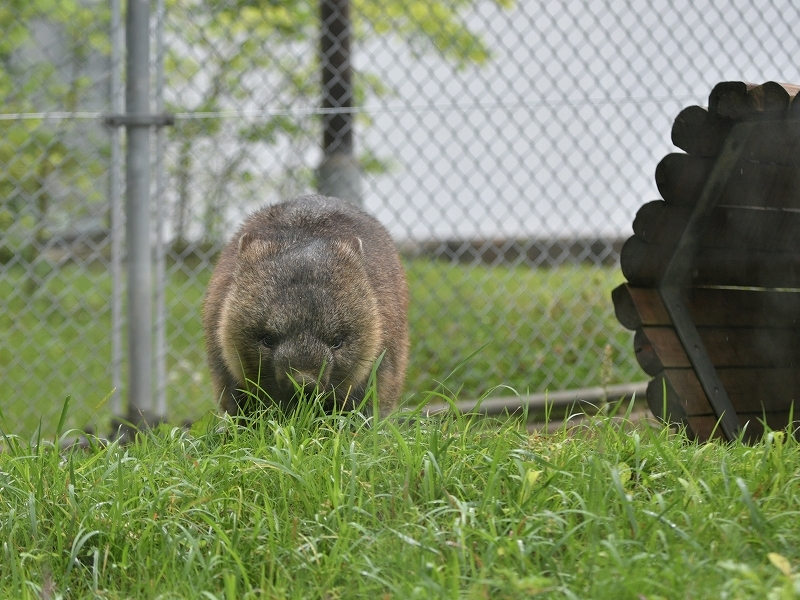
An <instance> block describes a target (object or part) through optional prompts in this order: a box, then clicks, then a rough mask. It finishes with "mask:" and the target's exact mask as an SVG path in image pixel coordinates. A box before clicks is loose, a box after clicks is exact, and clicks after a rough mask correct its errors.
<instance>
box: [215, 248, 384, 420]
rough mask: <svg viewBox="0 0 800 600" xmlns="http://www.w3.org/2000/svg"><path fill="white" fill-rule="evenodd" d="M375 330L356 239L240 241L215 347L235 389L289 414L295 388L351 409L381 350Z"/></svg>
mask: <svg viewBox="0 0 800 600" xmlns="http://www.w3.org/2000/svg"><path fill="white" fill-rule="evenodd" d="M381 330H382V327H381V321H380V314H379V312H378V306H377V302H376V299H375V294H374V292H373V290H372V288H371V286H370V285H369V281H368V278H367V272H366V269H365V265H364V252H363V249H362V245H361V240H360V239H358V238H356V237H345V238H342V239H335V240H322V239H320V240H314V241H313V242H307V241H306V242H302V243H300V242H293V241H291V240H286V241H277V240H265V239H260V238H258V237H255V236H254V235H253V234H245V235H243V236H242V237H241V239H240V240H239V259H238V261H237V267H236V271H235V273H234V277H233V284H232V286H231V288H230V290H229V292H228V295H227V297H226V299H225V303H224V305H223V309H222V315H221V319H220V341H221V343H222V348H223V356H224V360H225V363H226V365H227V367H228V369H229V370H230V372H231V373H234V374H235V375H236V378H237V379H238V380H239V383H240V384H241V389H248V390H249V391H250V392H251V393H255V394H256V395H257V396H258V397H259V399H261V400H266V399H265V398H264V395H265V394H266V396H268V398H269V399H271V400H272V401H273V402H276V403H277V404H279V405H280V406H282V407H284V408H289V407H291V406H293V405H294V402H295V400H296V397H297V396H296V384H297V385H299V386H300V387H302V388H303V389H304V390H306V391H307V392H311V391H313V390H318V391H323V392H332V393H331V394H330V396H329V398H331V400H332V401H335V402H336V403H337V404H339V405H340V406H342V407H347V408H353V407H352V405H351V404H350V403H349V402H348V399H350V400H351V401H352V399H353V398H354V397H356V398H360V397H361V396H362V395H363V394H362V393H361V392H362V389H363V387H364V385H365V384H366V383H367V380H368V378H369V374H370V372H371V369H372V365H373V363H374V361H375V360H376V358H377V357H378V355H379V354H380V352H381V351H382V350H383V348H382V340H381ZM253 383H256V384H257V386H255V385H252V384H253Z"/></svg>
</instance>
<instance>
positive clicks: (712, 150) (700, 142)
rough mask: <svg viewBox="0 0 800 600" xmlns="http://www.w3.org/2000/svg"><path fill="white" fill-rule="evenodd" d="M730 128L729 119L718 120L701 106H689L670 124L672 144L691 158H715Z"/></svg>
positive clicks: (731, 122) (731, 125)
mask: <svg viewBox="0 0 800 600" xmlns="http://www.w3.org/2000/svg"><path fill="white" fill-rule="evenodd" d="M731 127H733V121H731V120H730V119H720V118H718V117H717V116H715V115H712V114H710V113H709V112H708V111H707V110H706V109H705V108H703V107H701V106H689V107H688V108H684V109H683V110H682V111H681V112H680V114H679V115H678V116H677V118H676V119H675V122H674V123H673V124H672V143H673V144H675V145H676V146H677V147H678V148H680V149H681V150H683V151H684V152H686V153H687V154H691V155H692V156H704V157H712V156H716V155H717V154H719V151H720V149H721V148H722V144H723V142H724V141H725V138H726V137H728V134H729V133H730V131H731Z"/></svg>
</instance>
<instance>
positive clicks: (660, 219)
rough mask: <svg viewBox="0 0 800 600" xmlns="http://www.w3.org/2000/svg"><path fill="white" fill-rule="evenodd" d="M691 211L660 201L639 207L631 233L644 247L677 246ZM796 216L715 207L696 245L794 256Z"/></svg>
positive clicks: (799, 220)
mask: <svg viewBox="0 0 800 600" xmlns="http://www.w3.org/2000/svg"><path fill="white" fill-rule="evenodd" d="M691 214H692V210H691V208H689V207H685V206H672V205H669V204H667V203H666V202H663V201H654V202H648V203H647V204H644V205H642V207H641V208H640V209H639V211H638V212H637V213H636V218H635V219H634V221H633V233H634V234H635V235H636V236H638V237H640V238H642V239H643V240H644V241H646V242H647V243H648V244H666V245H672V246H674V245H677V243H678V241H679V240H680V237H681V235H682V234H683V230H684V229H685V228H686V223H687V222H688V221H689V217H690V216H691ZM799 234H800V212H797V211H789V210H784V209H751V208H749V207H738V206H732V207H731V206H718V207H717V208H715V209H714V211H713V212H712V213H711V217H710V219H709V224H708V226H707V228H706V230H705V232H704V233H703V238H702V240H701V242H700V247H701V248H730V249H740V250H768V251H773V252H789V253H792V252H795V251H796V250H798V249H800V239H799V238H800V235H799Z"/></svg>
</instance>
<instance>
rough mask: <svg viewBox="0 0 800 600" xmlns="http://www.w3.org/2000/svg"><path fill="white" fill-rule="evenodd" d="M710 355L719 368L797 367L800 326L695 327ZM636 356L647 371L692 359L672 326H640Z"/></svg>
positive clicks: (685, 363)
mask: <svg viewBox="0 0 800 600" xmlns="http://www.w3.org/2000/svg"><path fill="white" fill-rule="evenodd" d="M697 331H698V334H699V335H700V339H701V340H702V341H703V345H704V346H705V348H706V350H707V352H708V355H709V358H711V361H712V362H713V363H714V364H715V365H716V366H717V367H719V368H724V367H742V368H744V367H755V368H789V369H794V368H798V367H800V330H798V329H776V328H753V327H718V326H714V327H698V328H697ZM633 347H634V350H635V351H636V358H637V360H639V364H640V365H641V367H642V369H643V370H644V371H645V373H647V374H648V375H657V374H658V373H660V372H661V371H662V370H664V369H665V368H688V367H691V366H692V365H691V362H690V361H689V357H688V355H687V354H686V351H685V350H684V348H683V345H682V344H681V341H680V339H679V338H678V334H677V333H676V332H675V329H673V328H672V327H668V326H659V327H648V326H644V327H639V328H638V329H637V330H636V332H635V334H634V338H633Z"/></svg>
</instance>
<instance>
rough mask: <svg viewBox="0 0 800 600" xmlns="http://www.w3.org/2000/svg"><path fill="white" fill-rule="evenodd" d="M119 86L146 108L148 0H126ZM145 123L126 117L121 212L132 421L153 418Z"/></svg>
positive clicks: (131, 105) (137, 111) (130, 105)
mask: <svg viewBox="0 0 800 600" xmlns="http://www.w3.org/2000/svg"><path fill="white" fill-rule="evenodd" d="M125 33H126V45H127V49H128V54H127V60H126V67H127V82H126V88H125V102H126V113H127V115H128V116H133V117H145V118H144V119H143V120H144V121H145V122H146V121H147V119H146V116H148V115H149V113H150V0H128V15H127V22H126V30H125ZM149 125H150V124H149V123H147V124H139V123H136V122H135V121H134V122H128V123H127V125H126V131H127V142H128V145H127V154H126V159H125V160H126V169H125V177H126V184H127V187H126V195H125V213H126V217H127V221H126V229H125V232H126V241H127V249H128V252H127V266H128V414H127V419H128V421H130V422H131V423H132V424H134V425H136V426H148V425H152V424H154V423H156V422H157V420H156V418H155V415H154V413H153V383H152V367H153V359H152V354H153V353H152V348H153V345H152V344H153V330H152V327H153V319H152V302H153V294H152V279H151V278H152V269H151V257H150V126H149Z"/></svg>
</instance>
